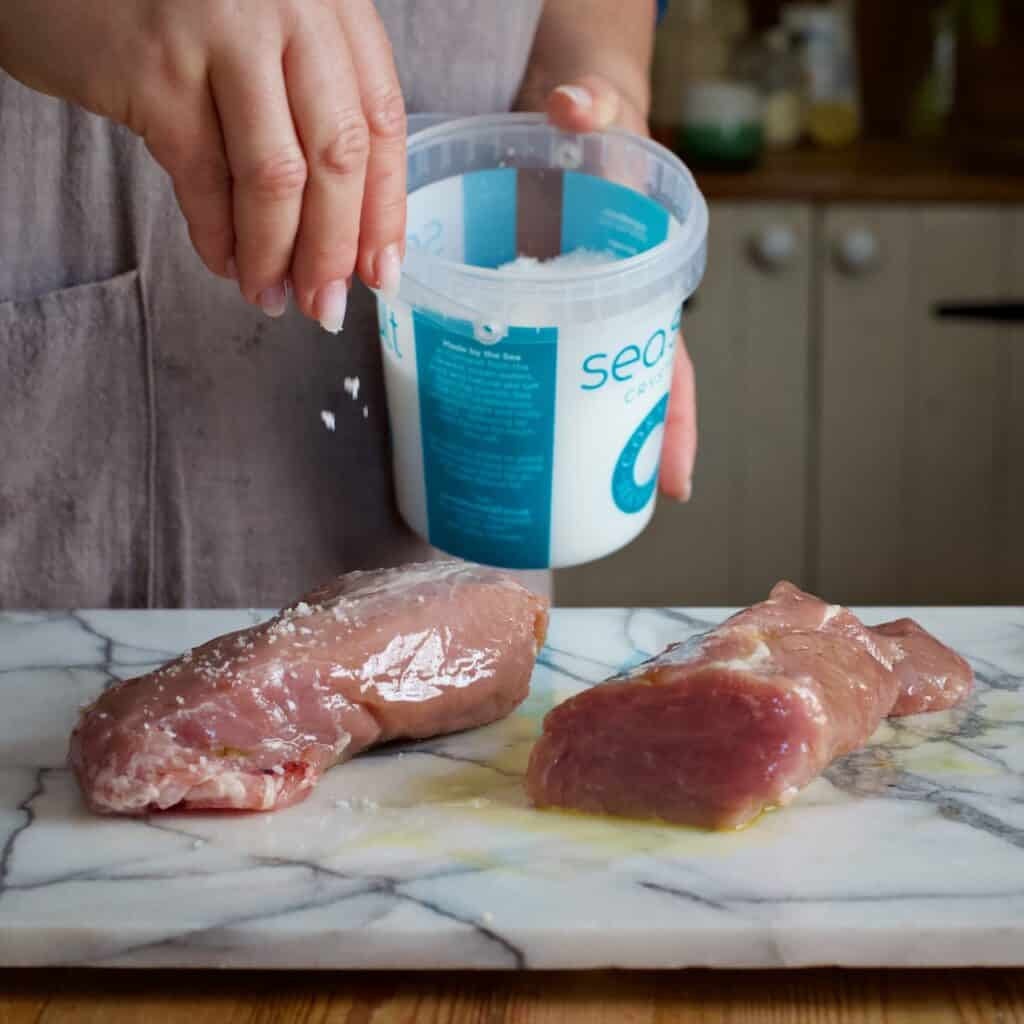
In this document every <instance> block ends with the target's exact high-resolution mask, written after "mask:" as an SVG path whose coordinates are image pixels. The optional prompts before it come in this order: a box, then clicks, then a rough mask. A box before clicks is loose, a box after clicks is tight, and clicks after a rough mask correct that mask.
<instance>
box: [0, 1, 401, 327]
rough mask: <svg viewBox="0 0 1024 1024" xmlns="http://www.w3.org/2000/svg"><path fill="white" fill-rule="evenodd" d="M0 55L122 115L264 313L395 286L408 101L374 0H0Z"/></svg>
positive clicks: (208, 253)
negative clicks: (361, 285)
mask: <svg viewBox="0 0 1024 1024" xmlns="http://www.w3.org/2000/svg"><path fill="white" fill-rule="evenodd" d="M0 66H2V67H4V68H5V69H6V70H7V71H9V72H10V73H11V74H12V75H14V76H15V77H16V78H18V79H20V80H21V81H22V82H24V83H25V84H26V85H28V86H30V87H32V88H35V89H38V90H40V91H42V92H46V93H49V94H50V95H54V96H58V97H61V98H63V99H66V100H69V101H71V102H74V103H77V104H79V105H81V106H83V107H85V108H87V109H89V110H91V111H93V112H95V113H98V114H101V115H103V116H105V117H109V118H112V119H113V120H115V121H118V122H119V123H121V124H124V125H127V126H128V128H130V129H131V130H132V131H133V132H135V133H136V134H137V135H139V136H141V137H142V138H143V139H144V140H145V143H146V145H147V146H148V148H149V150H150V152H151V153H152V154H153V156H154V157H155V158H156V160H157V161H158V162H159V163H160V164H161V166H163V168H164V169H165V170H166V171H167V172H168V174H170V176H171V178H172V179H173V182H174V188H175V192H176V195H177V197H178V202H179V203H180V205H181V209H182V212H183V213H184V215H185V218H186V220H187V221H188V227H189V233H190V236H191V238H192V242H193V244H194V246H195V248H196V250H197V252H198V253H199V255H200V256H201V257H202V259H203V262H204V263H205V264H206V265H207V266H208V267H209V268H210V270H212V271H213V272H214V273H217V274H220V275H222V276H224V277H230V278H237V280H238V282H239V286H240V288H241V290H242V294H243V295H244V296H245V297H246V299H248V300H249V301H250V302H253V303H255V304H257V305H259V306H260V307H262V309H263V310H264V311H265V312H266V313H267V314H269V315H270V316H279V315H280V314H281V313H283V312H284V310H285V307H286V304H287V295H288V289H289V285H290V289H291V291H293V292H294V296H295V300H296V302H297V303H298V306H299V308H300V309H301V310H302V311H303V312H304V313H305V314H306V315H308V316H311V317H313V318H314V319H316V320H319V321H320V322H321V323H322V324H323V325H324V327H325V328H327V329H328V330H330V331H338V330H340V328H341V325H342V321H343V319H344V316H345V306H346V301H347V294H348V281H349V280H350V278H351V275H352V274H353V272H357V273H358V274H359V276H360V277H361V278H362V279H363V280H364V281H366V282H367V283H369V284H370V285H372V286H374V287H383V288H385V289H386V290H387V289H393V288H395V287H397V283H398V277H399V273H400V266H401V259H402V254H403V251H404V244H405V169H406V155H405V135H406V125H405V110H404V106H403V103H402V94H401V89H400V87H399V83H398V77H397V75H396V73H395V67H394V62H393V60H392V56H391V48H390V45H389V43H388V39H387V36H386V34H385V31H384V28H383V25H382V24H381V22H380V19H379V18H378V16H377V12H376V10H375V8H374V5H373V2H372V0H246V2H245V3H240V2H238V0H132V2H130V3H124V2H123V0H88V2H87V3H82V2H80V0H4V2H3V4H2V5H0Z"/></svg>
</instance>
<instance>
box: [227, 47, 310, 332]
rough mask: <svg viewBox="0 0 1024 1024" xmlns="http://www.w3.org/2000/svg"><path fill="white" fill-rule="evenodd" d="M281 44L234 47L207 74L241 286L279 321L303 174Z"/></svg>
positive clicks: (266, 311) (304, 166)
mask: <svg viewBox="0 0 1024 1024" xmlns="http://www.w3.org/2000/svg"><path fill="white" fill-rule="evenodd" d="M257 38H258V37H257ZM278 46H279V42H277V41H274V40H272V39H271V40H268V41H267V42H266V43H265V44H262V45H260V44H259V43H250V45H248V46H247V47H246V48H245V50H242V49H237V50H234V49H233V50H231V51H229V52H227V53H225V54H224V55H223V57H222V59H221V60H220V61H218V62H217V63H216V64H215V65H214V66H213V68H212V70H211V84H212V90H213V96H214V100H215V102H216V105H217V111H218V114H219V117H220V123H221V125H222V126H223V133H224V146H225V150H226V152H227V157H228V165H229V167H230V169H231V176H232V180H233V204H232V205H233V214H234V225H235V260H236V262H237V266H238V277H239V285H240V287H241V289H242V294H243V295H244V296H245V297H246V298H247V299H248V300H249V301H250V302H255V303H257V304H258V305H259V306H260V307H261V308H262V309H263V311H264V312H265V313H266V314H267V315H268V316H280V315H281V314H282V313H283V312H284V311H285V308H286V306H287V291H286V284H285V282H286V279H287V276H288V270H289V266H290V264H291V259H292V249H293V246H294V241H295V234H296V231H297V230H298V225H299V218H300V215H301V211H302V197H303V192H304V189H305V185H306V175H307V168H306V160H305V157H304V155H303V152H302V147H301V146H300V145H299V139H298V137H297V135H296V132H295V126H294V124H293V121H292V113H291V110H290V108H289V105H288V96H287V93H286V91H285V78H284V72H283V69H282V67H281V60H280V50H279V49H277V48H276V47H278Z"/></svg>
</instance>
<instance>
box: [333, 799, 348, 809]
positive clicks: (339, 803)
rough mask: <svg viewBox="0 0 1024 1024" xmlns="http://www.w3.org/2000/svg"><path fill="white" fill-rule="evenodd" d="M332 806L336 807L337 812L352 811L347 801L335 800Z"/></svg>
mask: <svg viewBox="0 0 1024 1024" xmlns="http://www.w3.org/2000/svg"><path fill="white" fill-rule="evenodd" d="M334 806H335V807H337V808H338V809H339V810H342V811H351V810H352V804H350V803H349V802H348V800H335V801H334Z"/></svg>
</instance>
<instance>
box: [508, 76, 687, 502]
mask: <svg viewBox="0 0 1024 1024" xmlns="http://www.w3.org/2000/svg"><path fill="white" fill-rule="evenodd" d="M528 97H529V93H528V92H526V93H525V95H524V96H523V97H522V98H521V99H522V101H523V102H522V103H521V105H523V106H526V107H531V106H532V107H534V109H540V110H541V111H542V112H544V113H546V114H547V115H548V118H549V119H550V120H551V122H552V123H553V124H555V125H557V126H558V127H559V128H561V129H563V130H564V131H569V132H581V133H582V132H593V131H601V130H602V129H604V128H612V127H616V128H624V129H625V130H626V131H631V132H635V133H636V134H638V135H647V134H648V130H647V119H646V117H645V116H644V114H643V112H642V110H641V109H640V108H639V107H638V106H637V104H636V103H635V102H634V101H632V100H631V99H630V98H629V97H627V96H626V95H625V94H624V93H623V91H622V90H620V89H619V88H618V87H617V86H616V85H614V84H613V83H612V82H610V81H609V80H608V79H606V78H604V77H602V76H601V75H597V74H587V75H581V76H579V77H578V78H575V79H573V80H572V81H570V82H567V83H565V84H564V85H559V86H557V87H556V88H555V89H552V90H551V91H550V92H548V93H547V95H546V96H544V97H543V98H538V100H537V101H536V102H534V103H531V102H530V101H529V98H528ZM696 457H697V398H696V387H695V381H694V373H693V363H692V362H691V360H690V356H689V353H688V352H687V351H686V343H685V341H684V340H683V336H682V334H680V335H679V344H678V345H677V346H676V359H675V364H674V366H673V376H672V397H671V398H670V399H669V405H668V417H667V418H666V420H665V440H664V443H663V444H662V449H661V475H660V486H661V491H662V493H663V494H665V495H667V496H668V497H670V498H675V499H676V500H678V501H689V499H690V491H691V489H692V482H691V481H692V478H693V465H694V461H695V460H696Z"/></svg>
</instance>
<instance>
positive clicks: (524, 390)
mask: <svg viewBox="0 0 1024 1024" xmlns="http://www.w3.org/2000/svg"><path fill="white" fill-rule="evenodd" d="M413 325H414V327H415V332H416V365H417V368H418V377H419V394H420V426H421V429H422V433H423V472H424V476H425V478H426V479H425V482H426V492H427V521H428V526H429V531H430V542H431V544H433V545H435V546H436V547H439V548H441V549H442V550H443V551H447V552H448V553H449V554H454V555H458V556H460V557H462V558H466V559H469V560H471V561H476V562H483V563H486V564H490V565H500V566H504V567H506V568H510V569H541V568H545V567H547V565H548V564H549V550H550V535H551V470H552V461H553V458H554V436H555V363H556V351H557V340H558V331H557V329H556V328H554V327H544V328H527V327H513V328H511V330H510V331H509V333H508V334H507V335H506V336H505V337H504V338H503V339H502V340H501V341H500V342H498V343H497V344H494V345H484V344H482V343H480V342H479V341H477V340H476V339H475V338H474V337H473V328H472V325H471V324H470V323H468V322H467V321H463V320H456V319H451V318H444V317H437V316H435V315H433V314H427V313H424V312H422V311H420V310H414V311H413Z"/></svg>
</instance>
